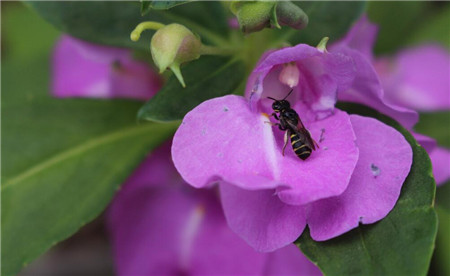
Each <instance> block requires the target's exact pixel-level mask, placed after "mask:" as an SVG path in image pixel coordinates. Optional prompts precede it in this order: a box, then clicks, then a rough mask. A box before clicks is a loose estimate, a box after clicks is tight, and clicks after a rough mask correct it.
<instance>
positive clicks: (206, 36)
mask: <svg viewBox="0 0 450 276" xmlns="http://www.w3.org/2000/svg"><path fill="white" fill-rule="evenodd" d="M28 5H30V6H31V7H33V8H34V9H35V10H36V11H37V12H38V13H39V14H40V15H41V16H42V17H43V18H44V19H46V20H47V21H49V22H50V23H51V24H53V25H54V26H55V27H57V28H58V29H60V30H61V31H63V32H65V33H69V34H71V35H72V36H75V37H78V38H81V39H84V40H87V41H91V42H95V43H100V44H106V45H111V46H118V47H128V48H135V49H141V50H148V47H149V44H150V38H151V35H152V32H151V31H148V32H147V33H145V36H143V37H142V38H141V39H140V40H139V41H138V42H133V41H131V40H130V33H131V31H132V30H133V29H134V28H135V27H136V26H137V25H138V24H139V23H140V22H142V21H148V20H150V21H157V22H161V23H163V24H169V23H179V24H182V25H185V26H186V27H187V28H189V29H191V30H193V31H194V32H195V33H197V34H199V35H200V36H201V37H202V38H203V40H204V41H207V42H210V43H214V44H225V43H226V41H225V39H224V36H226V35H227V33H228V27H227V21H226V15H225V13H224V10H223V8H222V6H221V4H220V3H219V2H193V3H191V4H189V5H183V6H180V7H173V8H171V9H170V10H166V11H158V10H152V12H150V13H149V14H148V15H146V16H141V13H140V7H139V5H137V4H136V3H134V2H129V1H112V2H108V1H68V2H46V1H30V2H28ZM146 38H147V39H146Z"/></svg>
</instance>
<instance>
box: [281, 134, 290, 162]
mask: <svg viewBox="0 0 450 276" xmlns="http://www.w3.org/2000/svg"><path fill="white" fill-rule="evenodd" d="M289 137H291V130H290V129H289V128H288V129H287V130H286V132H285V133H284V146H283V150H282V151H281V153H282V155H283V156H284V150H285V149H286V145H287V143H288V141H289Z"/></svg>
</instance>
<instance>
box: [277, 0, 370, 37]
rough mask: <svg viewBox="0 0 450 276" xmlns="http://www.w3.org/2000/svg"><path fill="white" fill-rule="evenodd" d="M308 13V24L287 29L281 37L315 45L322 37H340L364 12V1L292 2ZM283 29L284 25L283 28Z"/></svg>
mask: <svg viewBox="0 0 450 276" xmlns="http://www.w3.org/2000/svg"><path fill="white" fill-rule="evenodd" d="M294 3H295V4H296V5H298V6H299V7H300V8H302V9H303V11H304V12H305V13H306V14H307V15H308V18H309V23H308V26H307V27H306V28H305V29H304V30H301V31H298V30H294V29H287V30H286V31H285V33H284V34H283V36H282V37H283V39H285V40H289V42H291V43H292V44H298V43H307V44H310V45H317V44H318V43H319V42H320V40H321V39H322V38H324V37H326V36H327V37H329V38H330V41H333V40H336V39H338V38H340V37H342V36H343V35H344V34H345V33H346V32H347V31H348V29H349V28H350V26H351V24H353V23H354V22H355V21H356V20H357V19H358V18H359V16H360V15H361V14H362V12H364V10H365V7H366V3H365V2H354V1H341V2H339V1H306V2H305V1H302V2H294ZM283 29H285V27H284V28H283Z"/></svg>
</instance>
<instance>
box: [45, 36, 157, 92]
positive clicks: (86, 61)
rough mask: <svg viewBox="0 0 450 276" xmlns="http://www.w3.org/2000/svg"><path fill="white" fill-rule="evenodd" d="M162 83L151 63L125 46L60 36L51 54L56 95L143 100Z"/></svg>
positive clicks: (53, 90)
mask: <svg viewBox="0 0 450 276" xmlns="http://www.w3.org/2000/svg"><path fill="white" fill-rule="evenodd" d="M161 85H162V81H161V79H160V77H159V76H158V75H157V74H156V73H155V72H154V71H153V70H151V69H150V67H149V66H148V65H147V64H145V63H143V62H139V61H135V60H133V59H132V56H131V53H130V52H129V51H128V50H125V49H120V48H113V47H106V46H99V45H95V44H90V43H87V42H84V41H81V40H78V39H75V38H72V37H69V36H66V35H65V36H62V37H61V39H60V40H59V41H58V43H57V45H56V47H55V50H54V54H53V83H52V93H53V95H55V96H56V97H92V98H130V99H139V100H146V99H149V98H150V97H151V96H152V95H154V94H155V93H156V92H157V91H158V90H159V88H160V87H161Z"/></svg>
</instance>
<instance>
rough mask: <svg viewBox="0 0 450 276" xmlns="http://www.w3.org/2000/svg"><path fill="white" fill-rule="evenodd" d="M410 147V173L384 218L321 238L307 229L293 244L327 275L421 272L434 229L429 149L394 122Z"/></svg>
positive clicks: (432, 181)
mask: <svg viewBox="0 0 450 276" xmlns="http://www.w3.org/2000/svg"><path fill="white" fill-rule="evenodd" d="M382 118H383V121H384V122H386V123H388V124H389V125H391V126H393V127H395V128H396V129H397V130H399V131H400V132H401V133H402V134H403V135H404V136H405V137H406V139H407V140H408V142H409V143H410V144H411V147H412V149H413V156H414V160H413V165H412V167H411V172H410V173H409V175H408V178H407V179H406V181H405V183H404V184H403V188H402V192H401V195H400V198H399V200H398V202H397V204H396V206H395V207H394V209H393V210H392V211H391V212H390V213H389V214H388V216H387V217H385V218H384V219H383V220H381V221H379V222H377V223H374V224H370V225H360V226H359V227H358V228H356V229H354V230H352V231H350V232H348V233H346V234H344V235H342V236H339V237H337V238H334V239H331V240H329V241H325V242H315V241H314V240H312V239H311V237H310V235H309V230H307V231H305V232H304V233H303V234H302V236H301V237H300V238H299V239H298V240H297V242H296V244H297V245H298V246H299V247H300V248H301V249H302V251H303V252H304V253H305V254H306V256H308V258H310V259H311V260H312V261H313V262H314V263H316V264H317V265H318V266H319V267H320V269H321V270H322V272H323V273H324V274H325V275H425V274H426V273H427V271H428V267H429V264H430V259H431V254H432V252H433V247H434V241H435V237H436V231H437V219H436V213H435V211H434V208H433V206H432V205H433V199H434V193H435V189H436V185H435V182H434V179H433V178H432V176H431V163H430V159H429V157H428V154H427V153H426V152H425V150H424V149H423V148H422V147H420V146H419V145H418V144H417V142H416V141H415V140H414V138H413V137H412V135H411V134H410V133H409V132H408V131H406V130H405V129H403V128H402V127H401V126H399V125H398V124H397V123H395V122H394V121H392V120H391V119H388V118H387V117H384V116H382Z"/></svg>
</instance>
